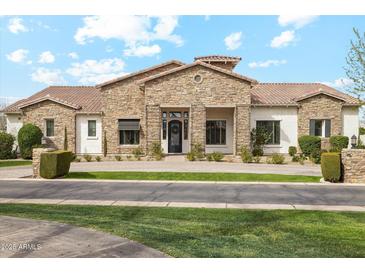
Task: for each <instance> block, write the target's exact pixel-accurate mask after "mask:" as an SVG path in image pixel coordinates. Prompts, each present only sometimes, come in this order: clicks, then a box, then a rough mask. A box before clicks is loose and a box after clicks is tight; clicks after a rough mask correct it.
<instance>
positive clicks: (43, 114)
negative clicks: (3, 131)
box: [22, 101, 76, 152]
mask: <svg viewBox="0 0 365 274" xmlns="http://www.w3.org/2000/svg"><path fill="white" fill-rule="evenodd" d="M22 118H23V124H27V123H32V124H34V125H36V126H38V127H39V128H40V129H41V130H42V132H43V134H44V135H45V133H46V132H45V130H46V124H45V120H46V119H54V135H55V136H54V137H49V138H47V144H48V145H49V146H50V147H54V148H57V149H63V143H64V136H65V133H64V132H65V127H66V128H67V143H68V150H70V151H72V152H75V127H76V124H75V123H76V122H75V110H74V109H72V108H69V107H66V106H63V105H61V104H58V103H55V102H52V101H43V102H41V103H37V104H34V105H31V106H29V107H26V108H24V109H23V117H22Z"/></svg>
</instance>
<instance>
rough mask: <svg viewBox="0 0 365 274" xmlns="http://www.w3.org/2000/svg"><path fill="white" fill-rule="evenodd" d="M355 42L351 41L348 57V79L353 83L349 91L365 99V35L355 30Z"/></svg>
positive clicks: (346, 68)
mask: <svg viewBox="0 0 365 274" xmlns="http://www.w3.org/2000/svg"><path fill="white" fill-rule="evenodd" d="M353 31H354V33H355V36H356V37H355V40H351V48H350V51H349V53H348V55H347V57H346V62H347V66H346V67H345V70H346V75H347V77H348V78H349V79H350V80H351V81H352V82H353V84H352V85H351V86H349V87H348V91H349V92H350V93H352V94H353V95H354V96H356V97H357V98H359V99H365V33H363V34H360V32H359V31H358V30H357V29H355V28H354V29H353Z"/></svg>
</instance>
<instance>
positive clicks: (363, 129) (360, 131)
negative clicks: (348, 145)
mask: <svg viewBox="0 0 365 274" xmlns="http://www.w3.org/2000/svg"><path fill="white" fill-rule="evenodd" d="M359 134H360V135H365V127H360V128H359Z"/></svg>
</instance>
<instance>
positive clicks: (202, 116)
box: [190, 105, 207, 150]
mask: <svg viewBox="0 0 365 274" xmlns="http://www.w3.org/2000/svg"><path fill="white" fill-rule="evenodd" d="M190 119H191V130H190V132H191V145H193V144H198V143H199V144H202V146H203V148H204V150H205V141H206V139H205V138H206V137H205V135H206V121H207V118H206V109H205V106H204V105H192V106H191V111H190Z"/></svg>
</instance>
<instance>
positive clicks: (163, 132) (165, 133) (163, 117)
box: [162, 112, 167, 140]
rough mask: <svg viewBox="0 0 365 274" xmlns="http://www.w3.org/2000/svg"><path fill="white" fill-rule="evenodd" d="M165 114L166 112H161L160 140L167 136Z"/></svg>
mask: <svg viewBox="0 0 365 274" xmlns="http://www.w3.org/2000/svg"><path fill="white" fill-rule="evenodd" d="M166 119H167V115H166V112H162V140H166V136H167V120H166Z"/></svg>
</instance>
